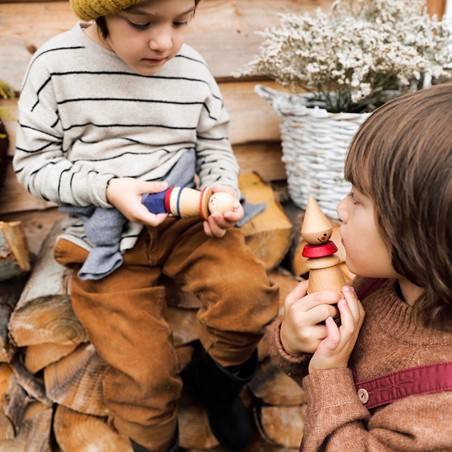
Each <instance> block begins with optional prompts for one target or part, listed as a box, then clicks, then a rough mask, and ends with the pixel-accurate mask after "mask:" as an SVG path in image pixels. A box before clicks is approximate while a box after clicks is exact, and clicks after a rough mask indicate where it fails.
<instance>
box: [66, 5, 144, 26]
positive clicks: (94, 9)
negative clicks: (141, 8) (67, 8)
mask: <svg viewBox="0 0 452 452" xmlns="http://www.w3.org/2000/svg"><path fill="white" fill-rule="evenodd" d="M145 1H146V0H70V2H71V6H72V9H73V10H74V12H75V14H77V16H78V17H80V19H82V20H86V21H88V20H94V19H97V18H98V17H100V16H108V15H109V14H115V13H117V12H118V11H120V10H122V9H126V8H130V7H131V6H134V5H138V4H139V3H143V2H145Z"/></svg>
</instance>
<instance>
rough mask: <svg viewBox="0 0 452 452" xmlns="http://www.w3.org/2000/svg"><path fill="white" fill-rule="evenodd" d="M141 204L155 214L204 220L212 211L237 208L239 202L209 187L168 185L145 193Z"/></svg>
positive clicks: (231, 210)
mask: <svg viewBox="0 0 452 452" xmlns="http://www.w3.org/2000/svg"><path fill="white" fill-rule="evenodd" d="M143 204H144V205H145V206H146V207H147V208H148V210H149V211H150V212H152V213H155V214H157V213H170V214H172V215H174V216H178V217H182V218H189V217H196V216H199V217H201V218H202V219H204V220H205V219H207V217H208V216H209V215H210V214H211V213H213V212H220V213H225V212H233V211H235V210H237V209H238V208H239V202H238V201H237V200H236V199H234V197H233V196H232V195H231V194H230V193H227V192H217V193H214V192H213V190H212V189H211V188H209V187H206V188H204V189H203V190H202V191H199V190H195V189H193V188H189V187H170V188H168V189H167V190H165V191H162V192H160V193H152V194H149V195H147V197H146V198H145V199H144V200H143Z"/></svg>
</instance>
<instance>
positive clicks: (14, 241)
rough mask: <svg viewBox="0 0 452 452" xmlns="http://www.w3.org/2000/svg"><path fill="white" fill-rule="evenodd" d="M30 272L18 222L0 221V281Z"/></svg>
mask: <svg viewBox="0 0 452 452" xmlns="http://www.w3.org/2000/svg"><path fill="white" fill-rule="evenodd" d="M29 270H30V252H29V250H28V245H27V240H26V238H25V234H24V231H23V228H22V224H21V223H20V221H15V222H11V223H6V222H4V221H0V281H4V280H6V279H9V278H13V277H14V276H18V275H21V274H23V273H26V272H28V271H29Z"/></svg>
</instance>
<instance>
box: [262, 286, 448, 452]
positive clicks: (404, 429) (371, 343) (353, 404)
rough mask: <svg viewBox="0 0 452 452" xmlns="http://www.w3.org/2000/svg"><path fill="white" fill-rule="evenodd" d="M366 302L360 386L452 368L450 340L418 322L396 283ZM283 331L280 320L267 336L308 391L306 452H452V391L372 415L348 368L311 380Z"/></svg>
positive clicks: (357, 353) (358, 360) (356, 360)
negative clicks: (440, 366)
mask: <svg viewBox="0 0 452 452" xmlns="http://www.w3.org/2000/svg"><path fill="white" fill-rule="evenodd" d="M361 301H362V304H363V306H364V310H365V311H366V318H365V321H364V324H363V326H362V329H361V331H360V334H359V338H358V341H357V343H356V346H355V349H354V351H353V354H352V356H351V357H350V361H349V366H350V368H353V369H355V371H356V373H357V376H358V379H359V380H367V379H369V378H373V377H377V376H380V375H384V374H387V373H390V372H395V371H398V370H402V369H406V368H410V367H414V366H419V365H424V364H431V363H437V362H446V361H452V333H447V332H443V331H438V330H433V329H431V328H425V327H423V326H422V325H420V324H419V322H416V321H415V319H414V316H413V309H412V307H411V306H409V305H408V304H406V303H405V302H404V301H402V300H401V299H400V298H399V297H398V295H397V293H396V290H395V283H394V282H393V281H388V282H386V283H385V284H384V285H383V286H381V287H380V288H379V289H378V290H377V291H375V292H374V293H372V294H370V295H368V296H367V298H365V299H364V300H361ZM280 326H281V318H278V319H276V320H275V321H274V322H273V324H272V325H271V326H270V328H269V329H268V342H269V349H270V355H271V357H272V359H273V360H274V361H275V363H276V364H277V365H278V366H279V367H281V368H282V369H283V370H284V371H285V372H286V373H287V374H288V375H289V376H290V377H292V378H293V379H294V380H295V381H296V382H297V383H299V384H300V385H301V386H302V387H303V389H304V390H305V391H306V395H307V401H308V410H307V419H306V424H305V429H304V433H303V450H304V451H305V452H311V451H316V450H322V451H334V452H337V451H350V452H355V451H409V452H414V451H422V452H425V451H433V450H435V451H452V391H449V392H440V393H435V394H421V395H413V396H409V397H406V398H404V399H402V400H399V401H397V402H393V403H392V404H390V405H386V406H384V407H380V408H376V409H375V410H374V411H372V413H371V412H369V411H368V410H367V409H366V408H365V407H364V406H363V404H362V403H361V402H360V399H359V398H358V395H357V391H356V389H355V386H354V382H353V376H352V372H351V371H350V369H330V370H322V371H315V372H313V373H311V374H309V375H308V371H307V367H308V363H309V355H300V356H294V355H289V354H288V353H286V352H285V350H284V349H283V347H282V344H281V340H280V335H279V332H280Z"/></svg>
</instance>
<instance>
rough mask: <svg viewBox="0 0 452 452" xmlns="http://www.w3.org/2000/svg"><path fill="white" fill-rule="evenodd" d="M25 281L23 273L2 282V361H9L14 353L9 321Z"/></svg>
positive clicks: (0, 296) (0, 312)
mask: <svg viewBox="0 0 452 452" xmlns="http://www.w3.org/2000/svg"><path fill="white" fill-rule="evenodd" d="M25 281H26V277H25V276H24V275H22V276H17V277H15V278H11V279H9V280H7V281H2V282H1V284H0V362H8V360H9V356H10V355H11V353H12V350H11V349H12V347H11V346H10V341H9V337H8V322H9V319H10V317H11V313H12V312H13V310H14V308H15V306H16V304H17V301H18V300H19V297H20V293H21V291H22V290H23V287H24V284H25Z"/></svg>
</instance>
